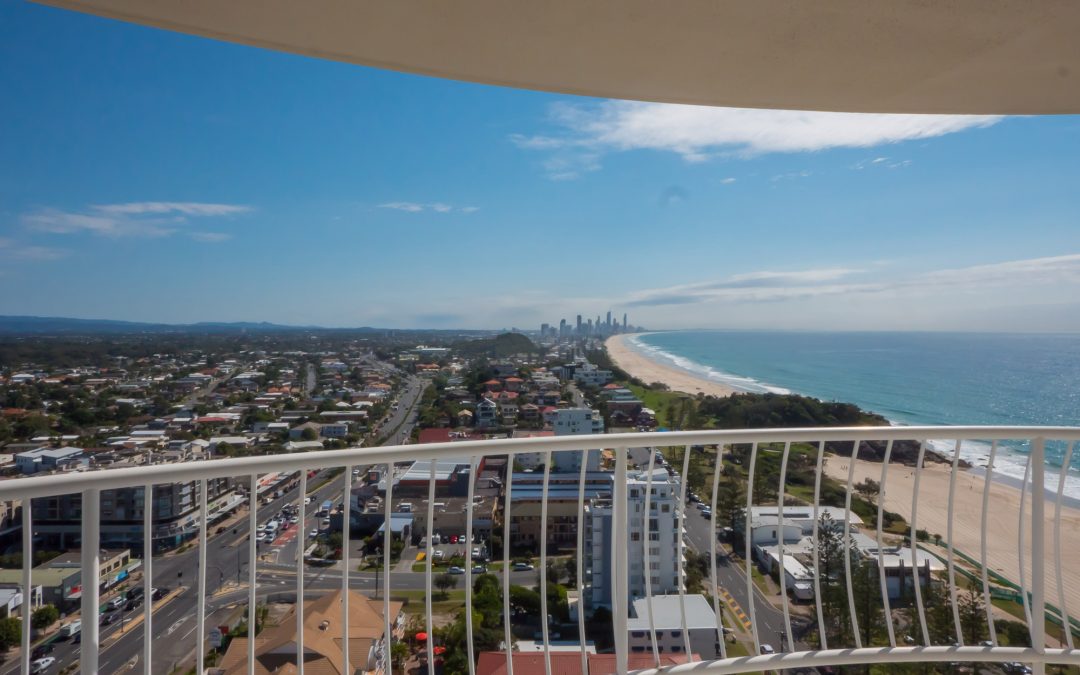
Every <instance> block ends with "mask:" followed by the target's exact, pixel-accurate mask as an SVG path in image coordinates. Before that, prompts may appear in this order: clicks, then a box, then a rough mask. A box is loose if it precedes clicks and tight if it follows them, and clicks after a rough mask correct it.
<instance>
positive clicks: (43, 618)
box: [30, 605, 60, 630]
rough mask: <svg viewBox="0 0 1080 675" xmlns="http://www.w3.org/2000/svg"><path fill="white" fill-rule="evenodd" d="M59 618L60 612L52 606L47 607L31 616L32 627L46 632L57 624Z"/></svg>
mask: <svg viewBox="0 0 1080 675" xmlns="http://www.w3.org/2000/svg"><path fill="white" fill-rule="evenodd" d="M59 618H60V610H58V609H57V608H56V607H53V606H52V605H45V606H44V607H40V608H38V609H36V610H34V613H33V614H32V615H30V625H31V626H33V627H34V628H36V629H37V630H45V629H46V628H48V627H49V626H51V625H53V624H54V623H56V621H57V619H59Z"/></svg>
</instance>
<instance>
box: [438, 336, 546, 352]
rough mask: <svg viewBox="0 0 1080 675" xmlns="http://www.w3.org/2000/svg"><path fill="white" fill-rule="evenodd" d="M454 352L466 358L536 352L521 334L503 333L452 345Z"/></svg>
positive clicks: (529, 341)
mask: <svg viewBox="0 0 1080 675" xmlns="http://www.w3.org/2000/svg"><path fill="white" fill-rule="evenodd" d="M454 350H455V351H456V352H457V353H459V354H461V355H462V356H467V357H476V356H491V357H495V358H503V357H507V356H510V355H512V354H528V353H531V352H535V351H537V347H536V345H535V344H533V341H532V340H530V339H529V338H527V337H525V336H524V335H522V334H521V333H503V334H501V335H496V336H495V337H490V338H482V339H480V340H466V341H463V342H458V343H456V344H454Z"/></svg>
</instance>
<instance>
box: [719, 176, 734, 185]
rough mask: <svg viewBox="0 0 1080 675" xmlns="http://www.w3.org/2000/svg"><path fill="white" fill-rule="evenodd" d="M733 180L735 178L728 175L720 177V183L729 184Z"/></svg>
mask: <svg viewBox="0 0 1080 675" xmlns="http://www.w3.org/2000/svg"><path fill="white" fill-rule="evenodd" d="M734 182H735V179H734V178H732V177H730V176H729V177H727V178H721V179H720V184H721V185H731V184H732V183H734Z"/></svg>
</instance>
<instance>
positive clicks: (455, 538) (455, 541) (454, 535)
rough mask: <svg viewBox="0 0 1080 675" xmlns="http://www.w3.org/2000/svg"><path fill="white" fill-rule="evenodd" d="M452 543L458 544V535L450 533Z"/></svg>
mask: <svg viewBox="0 0 1080 675" xmlns="http://www.w3.org/2000/svg"><path fill="white" fill-rule="evenodd" d="M450 543H451V544H456V543H457V535H456V534H452V535H450Z"/></svg>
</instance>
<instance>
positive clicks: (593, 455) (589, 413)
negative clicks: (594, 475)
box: [514, 408, 604, 474]
mask: <svg viewBox="0 0 1080 675" xmlns="http://www.w3.org/2000/svg"><path fill="white" fill-rule="evenodd" d="M551 426H552V429H553V430H554V431H555V435H556V436H584V435H587V434H602V433H604V418H603V417H601V416H600V411H598V410H593V409H592V408H562V409H559V410H554V411H552V413H551ZM588 454H589V458H588V460H586V464H585V470H586V471H599V470H600V453H599V452H590V453H588ZM581 455H582V452H581V451H580V450H563V451H557V452H553V453H551V472H552V473H574V474H577V473H578V472H579V471H581ZM514 461H515V462H516V463H517V464H518V465H519V466H520V467H521V468H523V469H535V468H537V467H539V466H540V465H541V464H543V463H544V455H543V453H540V452H524V453H521V454H518V455H516V456H515V457H514Z"/></svg>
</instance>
